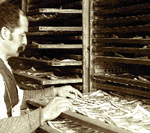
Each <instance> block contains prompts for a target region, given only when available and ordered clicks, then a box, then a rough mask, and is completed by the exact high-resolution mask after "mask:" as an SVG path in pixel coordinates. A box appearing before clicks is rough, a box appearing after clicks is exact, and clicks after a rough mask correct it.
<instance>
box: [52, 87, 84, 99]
mask: <svg viewBox="0 0 150 133" xmlns="http://www.w3.org/2000/svg"><path fill="white" fill-rule="evenodd" d="M54 89H55V90H54V92H55V95H56V96H60V97H64V98H67V97H68V98H73V99H75V98H78V97H82V94H81V93H80V92H79V91H78V90H77V89H75V88H73V87H72V86H70V85H67V86H62V87H58V88H54Z"/></svg>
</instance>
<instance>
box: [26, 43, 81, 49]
mask: <svg viewBox="0 0 150 133" xmlns="http://www.w3.org/2000/svg"><path fill="white" fill-rule="evenodd" d="M27 47H28V48H34V49H35V48H37V49H82V44H28V46H27Z"/></svg>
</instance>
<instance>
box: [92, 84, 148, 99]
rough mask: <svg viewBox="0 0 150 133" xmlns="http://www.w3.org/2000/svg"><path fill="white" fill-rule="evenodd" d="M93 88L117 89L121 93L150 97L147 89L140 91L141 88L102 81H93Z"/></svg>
mask: <svg viewBox="0 0 150 133" xmlns="http://www.w3.org/2000/svg"><path fill="white" fill-rule="evenodd" d="M93 88H95V89H96V90H98V89H100V90H109V91H115V92H116V91H118V92H121V93H126V94H130V95H136V96H142V97H146V98H149V97H150V93H149V92H148V91H142V90H138V89H135V88H129V87H127V86H126V87H121V86H117V85H109V84H104V83H100V82H95V83H93Z"/></svg>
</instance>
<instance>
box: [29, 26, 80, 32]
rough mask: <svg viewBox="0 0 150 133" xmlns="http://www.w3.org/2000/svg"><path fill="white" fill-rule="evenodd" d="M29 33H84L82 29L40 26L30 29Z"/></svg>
mask: <svg viewBox="0 0 150 133" xmlns="http://www.w3.org/2000/svg"><path fill="white" fill-rule="evenodd" d="M29 31H82V27H50V26H39V27H30V28H29Z"/></svg>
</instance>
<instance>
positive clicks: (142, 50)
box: [92, 47, 150, 55]
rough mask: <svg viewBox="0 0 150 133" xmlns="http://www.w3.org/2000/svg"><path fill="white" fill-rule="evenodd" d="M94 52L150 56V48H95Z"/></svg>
mask: <svg viewBox="0 0 150 133" xmlns="http://www.w3.org/2000/svg"><path fill="white" fill-rule="evenodd" d="M92 50H93V51H94V52H121V53H134V54H143V55H149V54H150V48H125V47H93V49H92Z"/></svg>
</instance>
